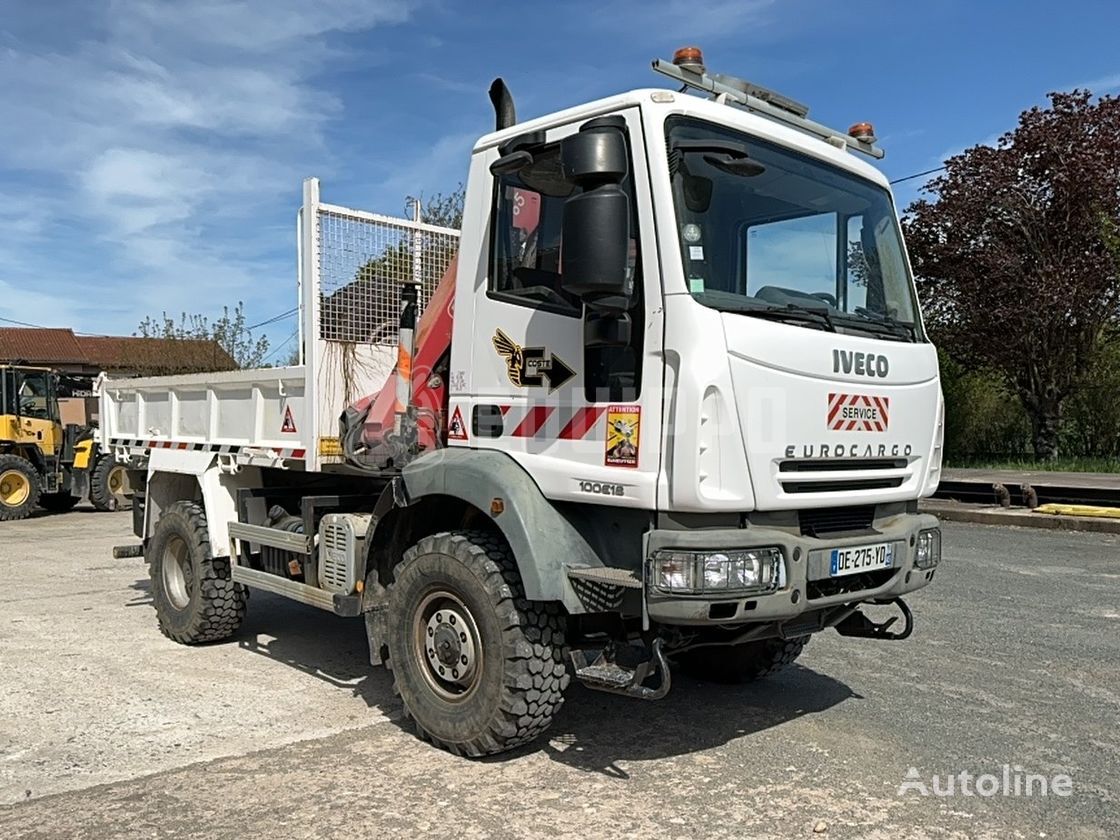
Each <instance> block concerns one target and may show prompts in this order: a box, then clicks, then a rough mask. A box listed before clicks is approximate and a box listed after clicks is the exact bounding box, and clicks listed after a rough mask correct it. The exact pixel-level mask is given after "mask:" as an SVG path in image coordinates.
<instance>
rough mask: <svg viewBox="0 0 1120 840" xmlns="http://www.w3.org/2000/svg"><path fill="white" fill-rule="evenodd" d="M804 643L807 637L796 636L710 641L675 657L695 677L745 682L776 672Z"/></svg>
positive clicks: (807, 640)
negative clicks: (735, 642)
mask: <svg viewBox="0 0 1120 840" xmlns="http://www.w3.org/2000/svg"><path fill="white" fill-rule="evenodd" d="M807 644H809V637H808V636H799V637H798V638H796V639H763V640H761V641H757V642H747V643H745V644H741V645H713V646H712V647H702V648H696V649H695V650H691V651H686V652H685V653H682V654H681V655H680V656H679V657H678V658H677V661H678V663H679V664H680V666H681V669H682V670H683V671H684V672H685V673H688V674H691V675H692V676H694V677H697V678H698V679H702V680H711V681H712V682H719V683H729V684H736V683H745V682H751V681H753V680H757V679H761V678H762V677H767V676H770V675H771V674H776V673H777V672H778V671H780V670H782V669H783V668H785V667H786V666H787V665H789V664H791V663H792V662H793V661H794V660H795V659H797V657H798V656H800V655H801V651H802V650H804V648H805V645H807Z"/></svg>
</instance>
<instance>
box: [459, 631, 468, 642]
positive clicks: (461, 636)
mask: <svg viewBox="0 0 1120 840" xmlns="http://www.w3.org/2000/svg"><path fill="white" fill-rule="evenodd" d="M459 641H460V642H462V643H463V644H466V643H467V634H466V633H460V634H459Z"/></svg>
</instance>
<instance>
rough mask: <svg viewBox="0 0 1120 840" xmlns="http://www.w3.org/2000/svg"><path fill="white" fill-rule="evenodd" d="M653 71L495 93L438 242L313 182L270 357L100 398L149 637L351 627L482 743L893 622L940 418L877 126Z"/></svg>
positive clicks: (415, 699)
mask: <svg viewBox="0 0 1120 840" xmlns="http://www.w3.org/2000/svg"><path fill="white" fill-rule="evenodd" d="M654 69H655V70H657V71H659V72H661V73H663V74H664V75H666V76H668V77H669V78H670V79H671V80H672V82H673V89H672V90H670V89H650V90H636V91H632V92H630V93H625V94H622V95H619V96H614V97H611V98H609V99H603V100H600V101H597V102H591V103H588V104H586V105H581V106H579V107H576V108H571V109H569V110H565V111H561V112H559V113H555V114H551V115H548V116H545V117H541V118H539V119H534V120H531V121H528V122H524V123H517V122H516V119H515V116H514V109H513V103H512V99H511V98H510V96H509V93H508V91H507V90H506V88H505V86H504V84H502V83H501V82H500V80H499V81H497V82H495V84H494V86H493V87H492V88H491V92H490V93H491V99H492V101H493V103H494V106H495V111H496V115H497V130H496V131H495V132H493V133H491V134H488V135H486V136H484V137H482V138H481V139H480V140H479V141H478V142H477V144H476V145H475V147H474V152H473V155H472V157H471V164H470V176H469V185H468V189H467V193H466V206H465V212H464V216H463V218H464V223H463V227H462V230H461V232H456V231H452V230H447V229H442V228H436V227H432V226H430V225H426V224H423V223H420V222H418V221H415V220H414V221H406V220H394V219H388V218H386V217H381V216H376V215H373V214H369V213H363V212H360V211H355V210H349V209H347V208H343V207H338V206H334V205H329V204H325V203H322V202H320V201H319V195H318V183H317V182H315V181H308V182H307V183H306V184H305V189H304V206H303V209H302V213H301V216H300V260H301V262H300V265H301V271H300V289H301V313H300V316H301V325H302V333H301V338H300V340H301V344H302V358H303V364H301V365H300V366H298V367H290V368H279V369H274V370H252V371H242V372H235V373H230V374H215V375H203V376H193V377H177V378H162V379H139V380H106V381H104V382H103V383H102V386H101V393H102V399H103V407H102V418H103V423H104V424H105V437H106V438H107V440H108V442H109V445H110V446H111V447H112V448H113V450H114V452H115V453H116V456H117V458H118V459H119V460H121V461H122V462H130V463H131V464H132V465H133V467H134V473H133V478H134V485H135V486H136V487H137V488H138V489H137V496H136V503H135V504H134V509H133V510H134V525H135V530H136V534H137V536H139V537H140V538H141V539H142V546H141V547H139V548H138V549H137V551H138V552H139V551H142V553H143V555H144V556H145V557H146V558H147V562H148V564H149V568H150V574H151V579H152V595H153V600H154V602H155V608H156V612H157V614H158V619H159V625H160V627H161V629H162V630H163V632H164V633H165V634H166V635H167V636H169V637H170V638H172V639H174V640H176V641H178V642H182V643H185V644H190V643H196V642H205V641H211V640H215V639H220V638H223V637H226V636H229V635H231V634H233V633H234V632H236V630H237V629H238V626H239V624H240V622H241V620H242V617H243V615H244V613H245V609H246V602H247V598H248V594H249V590H250V589H252V588H259V589H264V590H267V591H270V592H273V593H278V594H280V595H284V596H287V597H290V598H293V599H296V600H298V601H302V602H304V603H307V604H312V605H315V606H318V607H320V608H322V609H324V610H326V611H330V612H334V613H335V614H337V615H340V616H349V617H359V616H361V617H363V618H364V620H365V625H366V628H367V630H368V635H369V645H370V655H371V660H372V662H373V663H374V664H379V663H383V662H391V664H392V669H393V676H394V679H395V681H396V684H397V688H398V689H399V692H400V696H401V699H402V701H403V703H404V705H405V707H406V709H407V711H408V713H409V715H410V716H411V718H412V719H413V720H414V721H415V723H416V726H417V730H418V732H419V733H420V734H421V735H422V736H423V737H425V738H428V739H430V740H431V741H432V742H434V743H436V744H439V745H441V746H443V747H445V748H447V749H449V750H452V751H454V752H456V753H461V754H464V755H472V756H476V755H483V754H489V753H495V752H499V751H501V750H505V749H509V748H511V747H513V746H515V745H518V744H521V743H524V742H525V741H527V740H529V739H532V738H534V737H535V736H537V735H539V734H540V733H541V732H543V731H544V730H545V729H546V728H547V727H548V725H549V723H550V721H551V719H552V717H553V715H554V714H555V713H556V711H557V709H558V708H559V706H560V704H561V702H562V698H563V693H564V690H565V688H566V687H567V685H568V683H569V680H570V679H572V678H574V679H576V680H579V681H581V682H583V683H585V684H586V685H588V686H590V687H592V688H596V689H601V690H606V691H613V692H617V693H622V694H626V695H630V696H634V697H639V698H645V699H657V698H659V697H662V696H664V694H665V693H666V692H667V691H668V690H669V685H670V673H671V669H673V668H676V667H681V668H684V669H687V670H689V671H691V672H692V673H696V674H698V675H700V676H704V677H708V678H711V679H717V680H725V681H727V680H732V681H737V680H745V679H751V678H754V677H759V676H762V675H765V674H767V673H769V672H772V671H773V670H775V669H776V668H778V667H781V666H782V665H784V664H786V663H789V662H791V661H792V660H793V659H794V658H796V657H797V655H798V654H799V653H800V651H801V649H802V647H803V646H804V645H805V643H806V642H807V641H808V639H809V637H810V636H811V635H812V634H813V633H816V632H819V631H823V630H825V629H829V628H833V629H835V630H837V631H839V633H840V634H842V635H844V636H848V637H865V638H873V639H900V638H905V637H906V636H907V635H909V634H910V631H911V629H912V627H913V619H912V616H911V613H910V611H909V609H907V607H906V605H905V603H904V602H903V600H902V596H904V595H905V594H906V593H909V592H912V591H913V590H915V589H918V588H920V587H923V586H925V585H926V584H927V583H929V582H930V580H931V579H932V578H933V576H934V572H935V570H936V567H937V564H938V561H939V559H940V553H941V539H940V532H939V530H938V522H937V520H936V519H934V518H933V517H931V516H928V515H923V514H921V513H919V512H918V500H919V499H920V498H922V497H924V496H929V495H930V494H932V493H933V492H934V490H935V488H936V487H937V483H938V476H939V472H940V466H941V454H942V453H941V441H942V419H941V418H942V404H941V394H940V387H939V380H938V367H937V356H936V354H935V352H934V348H933V346H932V345H931V344H930V343H929V341H928V340H927V338H926V335H925V332H924V330H923V328H922V321H921V316H920V312H919V309H918V303H917V300H916V299H915V293H914V284H913V282H912V278H911V274H910V268H909V264H908V261H907V256H906V251H905V248H904V247H903V242H902V238H901V235H900V228H899V223H898V219H897V215H896V212H895V209H894V206H893V203H892V198H891V193H890V190H889V188H888V185H887V181H886V179H885V178H884V177H883V175H882V174H881V173H880V172H879V171H878V170H877V169H875V168H874V167H872V166H871V165H869V164H868V163H867V162H865V161H864V160H862V159H861V156H869V157H872V158H878V157H881V156H882V152H881V151H880V150H879V149H878V148H877V147H876V146H875V145H874V136H873V131H872V128H871V126H870V125H868V124H866V123H860V124H857V125H855V126H853V127H852V129H851V130H850V131H849V132H840V131H834V130H832V129H830V128H827V127H825V126H823V125H820V124H818V123H816V122H813V121H811V120H809V119H808V117H807V109H806V108H805V107H804V106H802V105H799V104H798V103H796V102H793V101H791V100H789V99H788V98H786V97H783V96H781V95H779V94H776V93H774V92H772V91H768V90H766V89H764V88H760V87H758V86H755V85H752V84H750V83H747V82H744V81H742V80H740V79H736V78H733V77H727V76H720V75H714V74H709V73H708V72H707V71H706V69H705V68H704V66H703V63H702V59H701V56H700V54H699V50H696V49H695V48H687V49H684V50H681V51H679V52H678V53H677V54H676V56H675V57H674V60H673V62H672V63H669V62H661V61H658V62H655V63H654ZM697 92H698V93H699V94H700V95H695V94H696V93H697ZM456 253H457V258H455V254H456ZM441 277H442V278H443V279H442V280H441V279H440V278H441ZM421 312H422V313H423V315H422V317H418V316H419V313H421ZM141 468H142V469H141ZM869 604H873V605H883V606H893V607H894V608H895V609H897V610H898V611H899V613H900V614H901V618H902V621H901V622H900V623H898V624H894V623H893V622H894V621H895V619H896V618H898V617H899V616H895V618H892V619H888V620H886V621H878V622H877V621H873V620H872V619H871V618H870V617H868V616H867V615H866V614H865V613H864V612H862V611H861V607H862V606H864V605H869ZM889 628H893V629H889Z"/></svg>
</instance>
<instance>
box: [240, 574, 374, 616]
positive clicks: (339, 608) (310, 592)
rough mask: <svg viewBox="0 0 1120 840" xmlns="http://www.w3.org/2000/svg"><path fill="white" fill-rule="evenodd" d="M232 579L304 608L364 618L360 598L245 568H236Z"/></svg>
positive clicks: (359, 596)
mask: <svg viewBox="0 0 1120 840" xmlns="http://www.w3.org/2000/svg"><path fill="white" fill-rule="evenodd" d="M230 576H231V577H232V578H233V579H234V580H235V581H236V582H237V583H241V584H244V585H245V586H251V587H253V588H254V589H263V590H265V591H266V592H272V593H274V594H276V595H283V596H284V597H285V598H291V599H292V600H293V601H299V602H300V603H301V604H309V605H310V606H312V607H318V608H319V609H321V610H327V611H329V612H333V613H334V614H335V615H342V616H347V617H351V618H352V617H354V616H358V615H361V614H362V596H361V595H343V594H341V593H339V592H327V591H326V590H325V589H320V588H319V587H317V586H308V585H307V584H306V583H300V582H299V581H297V580H288V579H287V578H282V577H280V576H279V575H273V574H269V573H268V572H262V571H260V570H259V569H248V568H246V567H245V566H233V567H232V568H231V569H230Z"/></svg>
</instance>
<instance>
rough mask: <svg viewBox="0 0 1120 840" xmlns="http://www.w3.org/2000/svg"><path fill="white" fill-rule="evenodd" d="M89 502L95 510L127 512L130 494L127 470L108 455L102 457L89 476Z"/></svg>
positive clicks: (130, 503)
mask: <svg viewBox="0 0 1120 840" xmlns="http://www.w3.org/2000/svg"><path fill="white" fill-rule="evenodd" d="M89 500H90V502H91V503H92V504H93V506H94V508H96V509H97V510H129V509H130V508H131V507H132V494H131V490H130V488H129V484H128V470H127V469H126V468H125V465H124V464H120V463H117V461H116V460H115V459H113V458H112V457H111V456H108V455H102V456H101V457H100V458H98V459H97V463H96V464H94V467H93V472H91V473H90V476H89Z"/></svg>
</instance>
